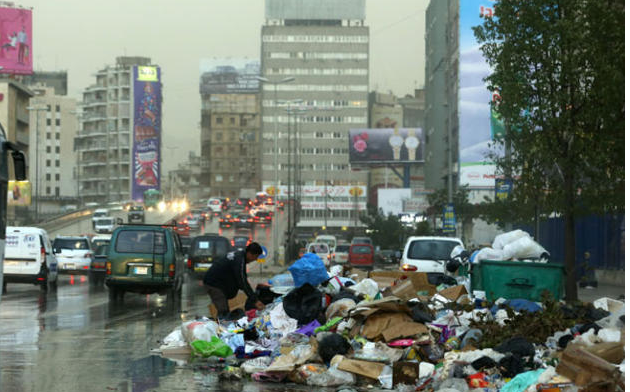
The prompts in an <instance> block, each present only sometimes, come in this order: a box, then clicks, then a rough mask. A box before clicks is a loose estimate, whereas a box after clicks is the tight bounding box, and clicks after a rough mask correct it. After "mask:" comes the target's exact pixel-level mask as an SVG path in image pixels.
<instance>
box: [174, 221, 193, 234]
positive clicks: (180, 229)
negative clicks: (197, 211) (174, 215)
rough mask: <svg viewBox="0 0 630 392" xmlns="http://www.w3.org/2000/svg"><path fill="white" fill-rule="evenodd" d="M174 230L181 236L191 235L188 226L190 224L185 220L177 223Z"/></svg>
mask: <svg viewBox="0 0 630 392" xmlns="http://www.w3.org/2000/svg"><path fill="white" fill-rule="evenodd" d="M173 230H174V231H175V233H177V234H179V235H181V236H189V235H190V226H188V222H187V221H185V220H183V221H179V222H177V223H176V224H175V226H174V227H173Z"/></svg>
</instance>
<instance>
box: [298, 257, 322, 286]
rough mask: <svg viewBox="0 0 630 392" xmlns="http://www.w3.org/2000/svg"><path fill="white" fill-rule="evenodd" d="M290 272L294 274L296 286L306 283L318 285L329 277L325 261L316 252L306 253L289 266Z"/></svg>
mask: <svg viewBox="0 0 630 392" xmlns="http://www.w3.org/2000/svg"><path fill="white" fill-rule="evenodd" d="M289 272H291V275H293V282H294V283H295V287H300V286H302V285H303V284H304V283H310V284H311V285H312V286H313V287H317V286H318V285H319V284H321V283H322V282H323V281H325V280H328V279H329V276H328V271H327V270H326V266H325V265H324V262H323V261H322V259H320V258H319V256H317V255H316V254H315V253H306V254H305V255H304V256H302V258H301V259H298V260H297V261H296V262H295V263H293V265H292V266H290V267H289Z"/></svg>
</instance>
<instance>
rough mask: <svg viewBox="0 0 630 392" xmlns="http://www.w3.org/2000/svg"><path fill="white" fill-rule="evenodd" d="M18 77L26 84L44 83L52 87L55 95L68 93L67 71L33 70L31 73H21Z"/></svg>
mask: <svg viewBox="0 0 630 392" xmlns="http://www.w3.org/2000/svg"><path fill="white" fill-rule="evenodd" d="M20 78H21V79H22V83H24V84H25V85H27V86H37V85H44V86H46V87H52V88H53V89H54V94H55V95H68V72H67V71H35V72H33V73H32V74H31V75H21V76H20Z"/></svg>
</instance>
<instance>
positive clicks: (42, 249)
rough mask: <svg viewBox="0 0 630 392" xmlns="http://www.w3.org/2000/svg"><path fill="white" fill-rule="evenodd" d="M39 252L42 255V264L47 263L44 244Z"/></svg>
mask: <svg viewBox="0 0 630 392" xmlns="http://www.w3.org/2000/svg"><path fill="white" fill-rule="evenodd" d="M39 252H40V253H41V255H42V264H46V248H44V247H43V246H42V247H41V249H40V250H39Z"/></svg>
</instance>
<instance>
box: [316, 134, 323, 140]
mask: <svg viewBox="0 0 630 392" xmlns="http://www.w3.org/2000/svg"><path fill="white" fill-rule="evenodd" d="M323 137H324V132H315V138H318V139H322V138H323Z"/></svg>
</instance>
